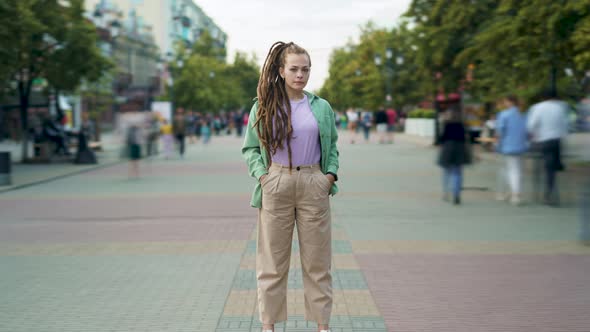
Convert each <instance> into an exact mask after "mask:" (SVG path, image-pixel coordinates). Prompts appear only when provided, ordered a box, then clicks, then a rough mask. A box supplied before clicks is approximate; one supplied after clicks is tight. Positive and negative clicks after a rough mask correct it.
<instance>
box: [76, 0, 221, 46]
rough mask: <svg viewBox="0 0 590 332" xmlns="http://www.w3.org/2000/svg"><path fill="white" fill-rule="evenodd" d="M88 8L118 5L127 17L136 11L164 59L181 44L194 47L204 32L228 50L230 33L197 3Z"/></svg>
mask: <svg viewBox="0 0 590 332" xmlns="http://www.w3.org/2000/svg"><path fill="white" fill-rule="evenodd" d="M85 6H86V10H87V11H89V12H90V11H94V10H95V8H96V6H101V7H109V6H116V7H117V8H119V10H120V11H121V13H123V14H124V15H125V16H127V15H128V14H129V13H132V12H135V15H136V16H137V17H140V18H141V21H143V22H145V23H146V24H149V26H151V28H152V32H153V36H154V40H155V43H156V45H157V46H158V48H159V50H160V54H161V55H162V56H165V55H166V54H168V53H174V45H175V43H176V42H178V41H183V42H185V43H186V44H187V45H188V46H190V45H192V44H193V43H194V42H195V41H197V40H198V39H199V36H200V35H201V34H202V32H203V31H204V30H207V31H209V33H210V34H211V36H212V37H213V38H214V40H215V42H216V44H217V46H219V47H220V48H224V49H225V48H226V42H227V35H226V33H225V32H223V30H221V28H220V27H219V26H217V24H215V22H214V21H213V20H212V19H211V18H210V17H209V16H207V14H205V12H204V11H203V10H202V9H201V8H200V7H199V6H198V5H197V4H195V2H194V1H193V0H86V2H85Z"/></svg>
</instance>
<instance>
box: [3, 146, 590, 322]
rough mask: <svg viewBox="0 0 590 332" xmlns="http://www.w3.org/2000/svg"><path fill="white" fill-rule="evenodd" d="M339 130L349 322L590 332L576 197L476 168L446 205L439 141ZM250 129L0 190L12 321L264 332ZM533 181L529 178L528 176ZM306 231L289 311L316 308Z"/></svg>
mask: <svg viewBox="0 0 590 332" xmlns="http://www.w3.org/2000/svg"><path fill="white" fill-rule="evenodd" d="M413 143H414V142H409V141H408V140H404V139H403V138H400V140H399V141H398V142H397V143H396V144H394V145H377V144H357V145H349V144H347V139H346V135H343V139H342V142H341V171H340V174H339V175H340V177H341V179H342V180H341V186H342V192H341V194H339V195H338V196H337V197H334V198H333V199H332V204H333V218H334V226H333V240H334V241H333V249H334V260H333V267H334V273H333V275H334V293H335V294H334V297H335V303H334V311H333V317H332V329H333V331H334V332H336V331H369V332H371V331H408V332H414V331H535V332H537V331H558V332H562V331H563V332H566V331H567V332H569V331H580V332H581V331H584V332H587V331H588V326H590V318H588V316H589V315H588V314H587V308H588V307H590V288H589V287H587V279H588V278H587V277H588V275H590V250H589V249H588V248H586V247H583V246H580V245H578V244H577V243H576V241H575V238H576V230H577V221H576V209H575V207H574V206H572V204H571V202H572V201H573V198H574V194H575V191H576V188H575V187H574V185H575V183H576V181H575V180H574V181H572V180H568V181H569V182H567V183H565V184H564V187H565V188H566V189H567V190H564V191H565V192H564V195H563V196H564V198H565V200H566V206H565V207H563V208H559V209H552V208H546V207H543V206H537V205H534V204H527V205H526V206H523V207H511V206H508V205H505V204H504V203H502V202H495V201H493V199H492V197H493V196H492V193H491V192H489V191H487V190H486V189H491V188H493V185H494V183H495V167H496V166H495V165H494V164H493V163H490V162H481V163H479V164H478V165H476V166H474V167H471V168H469V169H467V170H466V184H465V185H466V186H467V187H468V188H472V190H468V191H466V192H465V194H464V204H463V206H461V207H458V208H457V207H453V206H450V205H447V204H446V203H443V202H442V201H441V200H440V194H439V170H438V169H437V168H436V167H435V166H434V165H433V163H432V161H433V160H434V150H432V149H430V148H424V147H420V148H416V145H414V144H413ZM239 146H240V140H239V139H234V138H222V139H214V140H213V144H212V145H211V146H208V147H205V148H204V147H202V146H194V145H193V146H189V154H188V156H187V158H186V159H185V160H160V159H158V160H153V161H151V162H144V163H143V164H142V172H143V175H144V176H143V177H142V179H140V180H128V179H126V165H119V166H113V167H108V168H103V169H100V170H96V171H92V172H89V173H85V174H80V175H76V176H72V177H69V178H62V179H60V180H57V181H53V182H49V183H45V184H41V185H38V186H34V187H28V188H24V189H21V190H16V191H11V192H7V193H3V194H1V195H0V268H1V275H2V277H1V278H0V294H2V296H1V297H0V331H1V332H8V331H10V332H13V331H236V332H237V331H259V330H260V324H259V322H258V319H257V312H256V310H257V309H256V289H255V275H254V268H255V266H254V264H255V261H254V249H255V242H254V235H253V234H255V232H254V228H255V220H256V217H255V216H256V211H255V210H254V209H251V208H249V207H248V206H247V205H248V204H247V203H248V198H249V190H250V188H251V187H252V184H253V182H252V180H251V179H248V178H247V176H246V175H245V173H246V170H245V165H244V163H243V161H242V160H241V159H240V156H239ZM528 187H530V186H527V188H528ZM298 260H299V255H298V251H297V245H296V242H294V253H293V256H292V264H291V272H290V278H289V296H288V308H289V309H288V310H289V321H288V322H287V323H286V324H281V325H279V326H278V327H277V331H314V330H315V327H314V324H311V323H308V322H305V321H304V320H303V308H304V306H303V292H302V285H301V270H300V265H299V263H298Z"/></svg>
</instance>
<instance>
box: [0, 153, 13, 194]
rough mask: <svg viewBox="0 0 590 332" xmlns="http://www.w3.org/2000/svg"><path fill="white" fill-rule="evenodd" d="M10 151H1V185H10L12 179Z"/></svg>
mask: <svg viewBox="0 0 590 332" xmlns="http://www.w3.org/2000/svg"><path fill="white" fill-rule="evenodd" d="M10 166H11V164H10V152H0V186H9V185H10V184H11V183H12V181H10Z"/></svg>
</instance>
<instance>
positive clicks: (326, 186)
mask: <svg viewBox="0 0 590 332" xmlns="http://www.w3.org/2000/svg"><path fill="white" fill-rule="evenodd" d="M317 176H318V177H319V178H320V180H319V185H320V187H321V188H322V189H323V191H325V192H326V194H329V193H330V189H331V188H332V183H330V180H328V178H327V177H326V175H325V174H324V173H322V172H319V173H318V175H317Z"/></svg>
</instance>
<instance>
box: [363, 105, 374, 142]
mask: <svg viewBox="0 0 590 332" xmlns="http://www.w3.org/2000/svg"><path fill="white" fill-rule="evenodd" d="M361 126H362V127H363V136H364V137H365V143H368V142H369V135H370V133H371V127H373V113H371V112H369V111H363V112H361Z"/></svg>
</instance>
